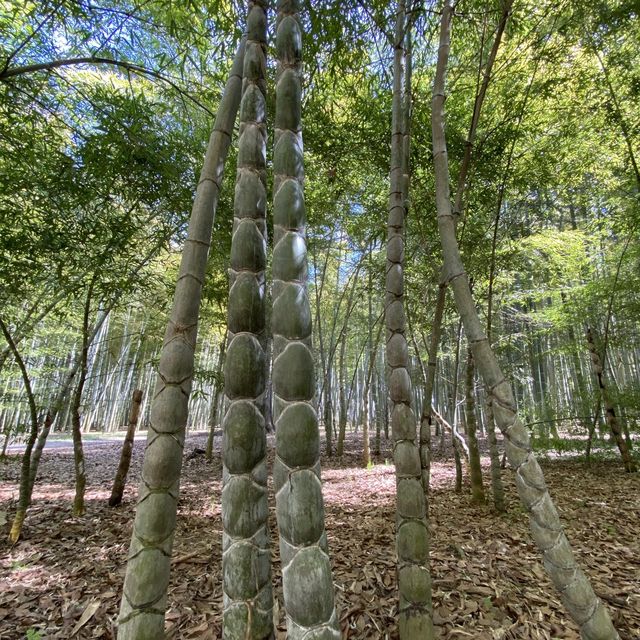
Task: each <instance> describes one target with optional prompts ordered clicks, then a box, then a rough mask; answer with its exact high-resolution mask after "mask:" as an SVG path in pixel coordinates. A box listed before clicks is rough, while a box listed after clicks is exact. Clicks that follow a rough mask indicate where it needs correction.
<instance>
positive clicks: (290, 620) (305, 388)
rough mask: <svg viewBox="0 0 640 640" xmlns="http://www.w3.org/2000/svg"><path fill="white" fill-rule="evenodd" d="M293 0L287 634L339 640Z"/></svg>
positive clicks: (279, 320)
mask: <svg viewBox="0 0 640 640" xmlns="http://www.w3.org/2000/svg"><path fill="white" fill-rule="evenodd" d="M298 6H299V5H298V2H297V1H296V0H279V1H278V20H277V35H276V50H277V52H278V72H277V84H276V115H275V149H274V155H273V169H274V205H273V218H274V249H273V313H272V320H271V326H272V330H273V356H274V360H273V393H274V402H275V404H274V418H275V424H276V460H275V463H274V470H273V474H274V487H275V491H276V514H277V518H278V528H279V533H280V558H281V561H282V580H283V590H284V604H285V610H286V613H287V631H288V636H287V637H289V638H291V640H298V639H299V640H301V639H302V638H305V640H321V639H322V640H324V639H327V640H328V639H329V638H335V639H336V640H338V639H339V638H340V630H339V625H338V619H337V616H336V611H335V606H334V595H333V579H332V575H331V563H330V562H329V556H328V552H327V538H326V534H325V530H324V504H323V500H322V486H321V483H320V459H319V458H320V440H319V434H318V417H317V414H316V409H315V406H314V403H313V397H314V393H315V381H314V362H313V355H312V353H311V310H310V306H309V299H308V297H307V287H306V281H307V249H306V239H305V225H306V218H305V207H304V193H303V178H304V175H303V159H302V124H301V101H300V97H301V78H300V64H301V55H302V26H301V23H300V19H299V16H298V11H299V8H298Z"/></svg>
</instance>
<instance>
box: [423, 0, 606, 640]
mask: <svg viewBox="0 0 640 640" xmlns="http://www.w3.org/2000/svg"><path fill="white" fill-rule="evenodd" d="M452 16H453V2H452V0H445V2H444V7H443V12H442V20H441V29H440V46H439V49H438V61H437V66H436V74H435V78H434V86H433V104H432V110H431V114H432V139H433V159H434V168H435V178H436V203H437V211H438V228H439V231H440V239H441V242H442V249H443V254H444V259H445V268H446V273H447V279H448V281H449V283H450V285H451V288H452V289H453V293H454V297H455V301H456V306H457V308H458V312H459V313H460V316H461V318H462V320H463V322H464V325H465V331H466V334H467V338H468V339H469V341H470V343H471V349H472V351H473V357H474V360H475V363H476V366H477V367H478V371H479V372H480V374H481V375H482V377H483V379H484V382H485V384H486V386H487V389H488V391H489V393H490V394H491V401H492V404H493V409H494V414H495V420H496V423H497V425H498V427H499V428H500V430H501V431H502V433H503V435H504V438H505V443H506V444H505V447H506V452H507V455H508V457H509V462H510V463H511V465H512V466H513V467H514V469H515V471H516V473H515V477H516V485H517V487H518V493H519V494H520V499H521V500H522V503H523V505H524V506H525V508H526V510H527V511H528V512H529V516H530V524H531V531H532V534H533V538H534V540H535V541H536V544H537V545H538V547H539V549H540V551H541V552H542V555H543V559H544V564H545V567H546V569H547V571H548V572H549V574H550V576H551V578H552V580H553V583H554V584H555V586H556V587H557V589H558V590H559V592H560V594H561V597H562V600H563V602H564V604H565V606H566V608H567V610H568V612H569V614H570V615H571V617H572V618H573V619H574V620H575V621H576V623H577V624H578V626H579V628H580V632H581V634H582V637H583V638H584V639H585V640H605V639H606V640H609V639H614V638H618V634H617V633H616V631H615V629H614V628H613V625H612V623H611V619H610V618H609V614H608V612H607V610H606V609H605V608H604V606H603V605H602V603H601V602H600V600H599V599H598V597H597V596H596V595H595V593H594V591H593V589H592V587H591V585H590V583H589V580H588V579H587V577H586V576H585V575H584V573H583V572H582V571H581V569H580V568H579V567H578V565H577V564H576V561H575V558H574V556H573V551H572V550H571V547H570V545H569V542H568V540H567V538H566V536H565V534H564V531H563V529H562V525H561V523H560V518H559V516H558V512H557V511H556V508H555V506H554V504H553V502H552V500H551V497H550V495H549V492H548V490H547V487H546V484H545V481H544V475H543V473H542V470H541V469H540V466H539V465H538V462H537V460H536V458H535V455H534V454H533V451H532V449H531V444H530V441H529V433H528V432H527V430H526V428H525V427H524V425H523V424H522V422H521V421H520V419H519V418H518V416H517V414H516V408H515V402H514V398H513V393H512V390H511V387H510V385H509V383H508V382H507V380H506V379H505V377H504V375H503V373H502V371H501V370H500V367H499V365H498V361H497V360H496V358H495V355H494V354H493V351H492V349H491V347H490V345H489V343H488V341H487V338H486V336H485V334H484V331H483V329H482V325H481V323H480V318H479V317H478V313H477V311H476V308H475V304H474V301H473V297H472V295H471V290H470V288H469V279H468V277H467V274H466V272H465V269H464V265H463V263H462V258H461V256H460V250H459V247H458V242H457V239H456V234H455V223H454V215H453V212H452V209H451V200H450V197H449V166H448V159H447V146H446V138H445V128H444V102H445V76H446V68H447V63H448V58H449V49H450V42H451V19H452Z"/></svg>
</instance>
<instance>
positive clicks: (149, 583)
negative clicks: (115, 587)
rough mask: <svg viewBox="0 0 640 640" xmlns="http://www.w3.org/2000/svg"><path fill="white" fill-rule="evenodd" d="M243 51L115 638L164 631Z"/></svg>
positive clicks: (209, 184)
mask: <svg viewBox="0 0 640 640" xmlns="http://www.w3.org/2000/svg"><path fill="white" fill-rule="evenodd" d="M244 49H245V43H244V40H243V41H242V42H241V44H240V46H239V48H238V52H237V54H236V57H235V60H234V63H233V68H232V70H231V75H230V77H229V80H228V81H227V85H226V87H225V90H224V94H223V97H222V100H221V102H220V107H219V110H218V115H217V116H216V121H215V124H214V127H213V132H212V134H211V138H210V140H209V146H208V148H207V154H206V156H205V160H204V165H203V169H202V173H201V175H200V182H199V183H198V188H197V191H196V197H195V200H194V203H193V209H192V212H191V220H190V222H189V231H188V236H187V241H186V244H185V247H184V249H183V252H182V261H181V264H180V272H179V275H178V281H177V284H176V291H175V296H174V300H173V308H172V310H171V316H170V319H169V322H168V324H167V329H166V332H165V337H164V343H163V345H162V352H161V354H160V363H159V365H158V379H157V383H156V389H155V394H154V396H153V401H152V405H151V416H150V424H149V432H148V436H147V448H146V451H145V455H144V463H143V469H142V481H141V483H140V489H139V494H138V506H137V509H136V517H135V522H134V525H133V534H132V537H131V546H130V548H129V557H128V562H127V572H126V576H125V580H124V588H123V594H122V602H121V606H120V618H119V621H118V639H119V640H158V639H159V638H163V637H164V612H165V609H166V607H167V587H168V584H169V570H170V564H171V549H172V546H173V536H174V532H175V526H176V510H177V504H178V492H179V484H180V470H181V467H182V449H183V445H184V438H185V428H186V423H187V405H188V401H189V393H190V391H191V380H192V377H193V366H194V351H195V345H196V336H197V328H198V312H199V309H200V296H201V292H202V283H203V281H204V276H205V272H206V266H207V257H208V255H209V245H210V242H211V230H212V228H213V220H214V217H215V210H216V206H217V202H218V195H219V192H220V185H221V182H222V173H223V169H224V161H225V158H226V155H227V151H228V149H229V143H230V141H231V134H232V131H233V125H234V122H235V119H236V113H237V111H238V104H239V102H240V89H241V69H242V62H243V59H244Z"/></svg>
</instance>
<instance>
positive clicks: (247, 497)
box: [222, 0, 273, 640]
mask: <svg viewBox="0 0 640 640" xmlns="http://www.w3.org/2000/svg"><path fill="white" fill-rule="evenodd" d="M266 6H267V3H266V1H265V0H255V1H253V2H252V1H250V2H249V6H248V12H247V50H246V53H245V58H244V67H243V82H242V101H241V103H240V138H239V141H238V172H237V178H236V191H235V200H234V221H233V235H232V239H231V268H230V270H229V280H230V289H229V304H228V316H227V323H228V325H227V326H228V332H229V333H228V335H229V344H228V347H227V356H226V361H225V368H224V379H225V394H226V397H227V404H228V409H227V412H226V414H225V416H224V420H223V423H222V428H223V441H222V458H223V478H222V482H223V488H222V526H223V538H222V548H223V554H222V574H223V606H224V615H223V630H222V633H223V636H224V637H225V638H226V639H227V640H240V639H244V638H251V639H252V640H261V639H262V638H270V637H272V636H273V624H272V609H273V597H272V593H271V563H270V557H269V531H268V527H267V514H268V511H269V508H268V505H267V461H266V451H267V441H266V432H265V420H264V403H265V392H266V367H265V361H266V327H265V267H266V263H267V257H266V236H267V225H266V221H265V216H266V206H267V197H266V171H265V166H266V138H267V132H266V123H265V115H266V99H265V93H266V81H265V73H266V42H267V14H266Z"/></svg>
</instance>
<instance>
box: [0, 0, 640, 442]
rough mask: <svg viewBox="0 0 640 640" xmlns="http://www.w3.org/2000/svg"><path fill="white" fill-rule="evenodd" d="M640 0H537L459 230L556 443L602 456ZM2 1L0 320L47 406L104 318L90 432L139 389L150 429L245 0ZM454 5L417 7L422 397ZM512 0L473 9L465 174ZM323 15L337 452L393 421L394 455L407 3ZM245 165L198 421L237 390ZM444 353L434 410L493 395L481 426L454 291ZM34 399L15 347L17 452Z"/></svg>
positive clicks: (411, 235)
mask: <svg viewBox="0 0 640 640" xmlns="http://www.w3.org/2000/svg"><path fill="white" fill-rule="evenodd" d="M634 5H635V3H633V2H631V1H630V0H626V1H622V2H582V1H573V2H559V3H558V2H553V3H552V2H542V3H540V2H537V3H532V2H529V1H522V2H516V3H515V4H514V5H513V8H512V15H511V18H510V20H509V22H508V24H507V27H506V31H505V35H504V37H503V42H502V46H501V47H500V49H499V51H498V57H497V59H496V62H495V65H494V68H493V73H492V76H491V81H490V84H489V89H488V94H487V97H486V103H485V108H484V110H483V113H482V117H481V119H480V121H479V123H478V132H477V136H476V144H475V146H474V149H473V154H474V159H473V164H472V167H471V169H470V173H469V184H468V188H467V195H466V203H465V215H464V217H463V219H462V220H461V222H460V224H459V238H460V242H461V249H462V252H463V255H464V259H465V263H466V266H467V270H468V271H469V274H470V277H471V279H472V286H473V292H474V294H475V298H476V300H477V301H478V310H479V312H480V314H481V317H482V318H483V320H484V322H485V323H490V331H491V339H492V342H493V344H494V347H495V348H496V351H497V354H498V357H499V359H500V361H501V363H502V365H503V366H504V368H505V370H506V371H505V372H506V373H508V375H509V377H510V378H511V379H512V380H513V381H514V384H515V393H516V397H517V402H518V406H519V409H520V411H521V414H522V415H523V416H524V419H525V422H527V426H528V428H529V429H530V431H531V433H532V435H533V437H534V442H535V443H536V444H537V446H539V447H541V448H544V449H555V450H558V451H565V450H568V449H570V450H575V451H579V452H583V451H584V450H585V447H586V442H587V435H588V434H589V433H595V437H596V438H597V439H598V443H597V444H598V446H600V447H602V448H604V449H605V450H607V449H609V450H611V451H612V454H613V449H612V445H610V444H609V442H608V438H606V437H605V435H606V429H605V427H604V418H605V412H604V406H603V401H602V395H601V391H600V388H599V386H598V383H597V380H596V377H595V375H594V372H595V370H594V363H593V358H592V352H593V353H596V354H598V356H597V357H599V358H600V359H601V360H602V361H603V362H604V367H605V369H604V371H605V377H604V380H605V384H606V391H607V393H608V395H609V396H610V399H611V402H612V404H613V405H614V406H615V408H616V410H617V414H618V415H619V417H620V418H621V422H622V425H623V428H624V429H625V431H626V434H627V437H628V438H633V436H634V434H635V435H636V437H637V433H638V430H639V426H638V422H639V420H640V376H639V373H640V370H639V367H640V327H639V323H638V318H639V317H640V296H639V295H638V293H637V292H638V291H639V290H640V243H639V242H638V239H639V238H640V201H639V189H640V174H639V172H638V165H637V154H638V153H640V149H639V147H638V139H639V137H638V135H639V133H640V113H639V111H638V108H637V105H638V101H639V99H640V26H639V23H638V20H637V17H638V16H637V7H636V8H635V9H634ZM0 6H1V8H0V32H1V33H2V34H4V35H3V37H2V41H1V44H0V47H1V48H0V183H1V184H2V185H3V187H2V190H1V192H0V228H1V229H2V240H1V242H0V299H1V300H2V306H1V308H0V317H1V318H2V320H3V322H4V324H5V325H6V326H7V327H8V330H9V332H10V334H11V336H12V339H13V341H14V342H15V343H16V345H17V347H18V348H19V351H20V353H21V354H22V357H23V359H24V362H25V365H26V369H27V371H28V376H29V378H30V380H31V386H32V388H33V393H34V396H35V399H36V403H37V407H38V410H39V411H45V410H46V409H47V408H48V407H49V406H50V405H51V404H52V402H53V401H54V398H55V397H56V395H57V394H58V393H59V390H60V388H61V387H62V386H63V385H64V382H65V380H66V378H67V376H68V372H69V370H70V369H72V367H73V366H74V363H75V362H76V361H77V359H78V358H79V357H80V355H81V352H82V348H83V333H84V338H85V340H88V338H89V337H90V336H91V332H92V330H94V329H95V331H94V333H95V337H93V338H92V339H91V340H88V342H89V343H90V344H89V346H88V372H87V379H86V384H85V387H84V391H83V394H82V399H81V409H80V415H81V425H82V429H83V431H84V432H89V431H95V430H99V431H115V430H119V429H122V428H124V426H125V425H126V422H127V415H128V410H129V404H130V400H131V396H132V393H133V391H134V389H136V388H139V389H141V390H142V391H143V403H142V408H141V418H140V423H139V425H140V426H139V428H140V429H145V426H146V425H147V422H148V411H149V406H150V396H151V385H152V383H153V381H154V375H155V368H156V365H157V362H158V357H159V352H160V347H161V341H162V334H163V330H164V326H165V325H166V316H167V313H168V309H169V303H170V300H171V298H172V291H173V288H174V286H175V279H176V274H177V268H178V263H179V256H180V251H181V247H182V243H183V241H184V235H185V229H186V221H187V217H188V213H189V211H190V208H191V202H192V199H193V193H194V189H195V185H196V176H197V172H198V170H199V166H200V164H201V160H202V157H203V154H204V149H205V146H206V142H207V139H208V135H209V131H210V128H211V123H212V114H214V113H215V112H216V109H217V104H218V101H219V99H220V95H221V90H222V87H223V84H224V81H225V79H226V77H227V74H228V70H229V68H230V65H231V59H232V57H233V52H234V51H235V47H236V44H237V42H238V40H239V38H240V35H241V33H240V31H239V27H238V25H241V24H243V20H242V19H241V16H242V15H243V12H244V10H243V9H242V8H241V7H238V6H236V5H235V4H234V3H229V2H222V1H217V0H199V1H193V2H184V3H177V4H176V3H171V2H165V1H163V0H153V1H151V2H149V1H147V2H138V1H137V0H135V1H133V2H118V3H115V4H113V5H109V4H108V3H93V2H86V1H84V0H75V1H71V0H63V1H61V2H31V3H24V2H19V3H16V2H3V3H1V5H0ZM437 10H438V7H434V6H431V4H429V3H418V4H416V5H415V6H414V7H413V12H414V14H415V17H414V20H415V30H416V35H415V40H414V52H413V53H414V68H413V83H414V95H413V98H414V108H413V114H412V118H413V121H412V129H411V133H412V163H411V174H412V190H411V200H410V205H409V215H408V218H407V225H408V228H407V233H406V238H407V240H406V241H407V247H406V301H407V305H408V310H407V311H408V321H409V323H408V332H407V335H408V338H409V344H410V356H411V369H412V377H413V380H412V382H413V389H414V395H415V398H416V400H417V402H418V404H416V405H415V406H417V407H421V406H422V403H423V399H424V398H423V397H424V385H425V383H424V377H423V374H422V371H423V367H424V366H426V362H427V351H428V344H429V337H430V332H431V326H432V322H433V311H434V307H435V300H436V296H437V289H438V282H439V278H440V269H441V264H442V259H441V250H440V242H439V238H438V231H437V225H436V216H435V195H434V178H433V171H432V158H431V151H430V149H431V127H430V106H429V105H430V92H431V86H432V82H433V74H434V71H435V56H436V48H437V23H438V20H439V16H438V14H437ZM500 10H501V5H499V4H498V3H493V2H479V1H476V0H465V1H463V2H460V3H459V5H458V7H457V11H458V14H459V16H458V18H457V22H456V25H455V28H454V33H453V39H452V54H451V60H450V71H449V77H450V80H449V84H450V90H449V97H448V99H447V134H448V140H449V155H450V161H451V165H452V174H453V176H456V175H457V171H458V168H459V165H460V163H461V162H462V158H463V154H464V149H465V141H466V140H467V133H468V130H469V127H470V118H471V113H472V111H473V104H474V101H475V100H476V98H477V95H478V91H479V88H480V86H481V81H482V78H483V74H484V73H485V67H486V65H487V60H488V56H489V51H490V47H491V43H492V40H493V37H494V31H495V25H496V22H497V18H498V17H499V12H500ZM305 20H306V21H307V23H308V24H307V31H308V33H310V34H312V35H309V36H308V37H307V39H306V42H305V50H306V53H305V59H306V63H305V87H304V95H303V102H304V104H303V113H304V139H305V163H306V174H307V178H306V185H305V189H306V197H307V206H308V216H309V223H308V238H309V274H310V280H309V282H310V292H309V295H310V300H311V303H312V310H313V315H314V336H313V341H314V348H315V352H316V366H317V377H316V398H317V401H318V403H319V415H320V416H321V429H322V430H323V431H324V433H325V436H326V440H325V446H326V448H327V450H328V451H329V452H331V451H333V452H335V450H336V448H337V451H338V453H339V452H340V439H341V434H344V432H345V431H351V430H361V429H362V426H363V424H364V423H365V422H371V433H372V451H373V453H374V454H375V453H378V452H379V450H380V445H379V442H380V439H381V438H385V437H386V434H387V433H388V403H387V391H386V382H385V362H384V348H383V346H384V331H383V329H382V317H383V292H384V277H385V273H384V271H385V266H384V265H385V253H384V238H385V230H386V222H385V220H386V198H387V193H388V171H389V166H388V162H389V160H388V157H389V143H388V131H389V121H390V110H391V77H390V65H391V59H392V49H391V48H390V45H389V39H388V38H389V32H390V31H391V25H392V24H393V9H392V8H390V7H388V6H387V3H383V2H372V3H366V4H363V3H359V2H342V3H336V2H331V1H327V2H314V3H312V4H309V6H307V7H306V13H305ZM79 58H83V59H84V63H82V64H80V63H78V62H77V59H79ZM54 61H55V62H56V64H53V63H54ZM268 74H270V75H271V76H273V75H274V74H275V67H274V66H272V65H271V64H269V67H268ZM269 100H271V101H272V102H271V103H270V105H269V109H270V112H269V114H268V118H272V115H273V110H274V104H273V96H272V95H271V94H270V95H269ZM229 162H230V164H229V166H228V167H227V169H226V171H225V175H226V178H225V183H224V186H223V190H222V196H221V201H220V204H219V207H218V213H217V217H216V221H215V226H214V232H213V244H212V250H211V253H210V259H209V267H208V276H207V280H206V283H205V291H204V304H203V307H202V309H201V320H200V328H199V340H198V352H197V360H196V374H195V381H194V390H193V393H192V396H191V399H190V411H189V423H188V428H189V429H195V430H208V429H210V428H212V427H213V428H218V425H219V424H220V420H221V415H222V413H223V410H224V407H223V393H222V391H223V379H222V366H221V361H222V358H223V357H224V348H223V346H224V343H225V340H226V333H225V325H226V299H227V291H228V280H227V272H226V268H227V265H228V262H229V251H230V238H231V227H232V219H233V209H232V195H233V179H234V176H235V173H236V172H235V150H234V149H233V147H232V149H231V152H230V159H229ZM268 224H271V221H270V220H269V222H268ZM588 336H589V339H588ZM438 356H439V357H438V365H437V366H438V369H437V376H436V384H435V392H434V408H435V409H436V410H437V411H438V412H439V413H440V414H441V415H442V416H444V418H445V419H446V421H447V422H448V423H450V424H452V425H454V428H455V426H456V424H457V423H458V422H460V421H461V420H462V419H463V416H464V411H465V409H464V406H465V405H464V399H465V394H468V393H469V392H470V393H471V396H472V399H473V401H474V402H473V404H472V405H468V406H473V407H474V411H475V413H476V414H477V420H478V424H479V425H480V428H481V430H483V429H484V425H485V423H486V415H485V406H484V390H483V388H482V385H480V384H479V383H477V384H476V381H475V380H472V386H471V389H470V391H469V386H468V385H467V384H466V383H465V367H466V362H467V358H466V337H465V335H464V331H463V329H462V328H461V324H460V322H459V320H458V316H457V313H455V310H454V308H453V304H452V302H451V301H450V300H447V305H446V308H445V323H444V327H443V334H442V341H441V344H440V347H439V351H438ZM368 387H370V388H371V389H372V393H366V388H368ZM367 397H368V398H369V402H370V406H369V407H365V400H364V399H365V398H367ZM72 401H73V395H72V394H71V393H68V394H66V397H65V398H64V400H63V403H62V405H61V408H60V411H59V412H58V414H57V417H56V420H55V422H54V425H53V429H54V431H59V432H65V431H68V430H69V429H70V424H71V413H72V411H71V404H72ZM467 410H468V409H467ZM29 411H30V410H29V405H28V399H27V396H26V392H25V385H24V381H23V376H22V374H21V371H20V369H19V367H18V365H17V364H16V363H15V362H14V358H13V356H12V355H11V353H10V350H9V348H4V347H3V350H2V353H1V355H0V429H1V432H2V434H3V439H4V447H5V448H6V446H7V443H8V442H9V441H11V440H12V439H18V438H20V436H21V434H22V433H23V432H25V431H28V430H29V420H30V417H29ZM367 426H368V425H367Z"/></svg>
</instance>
